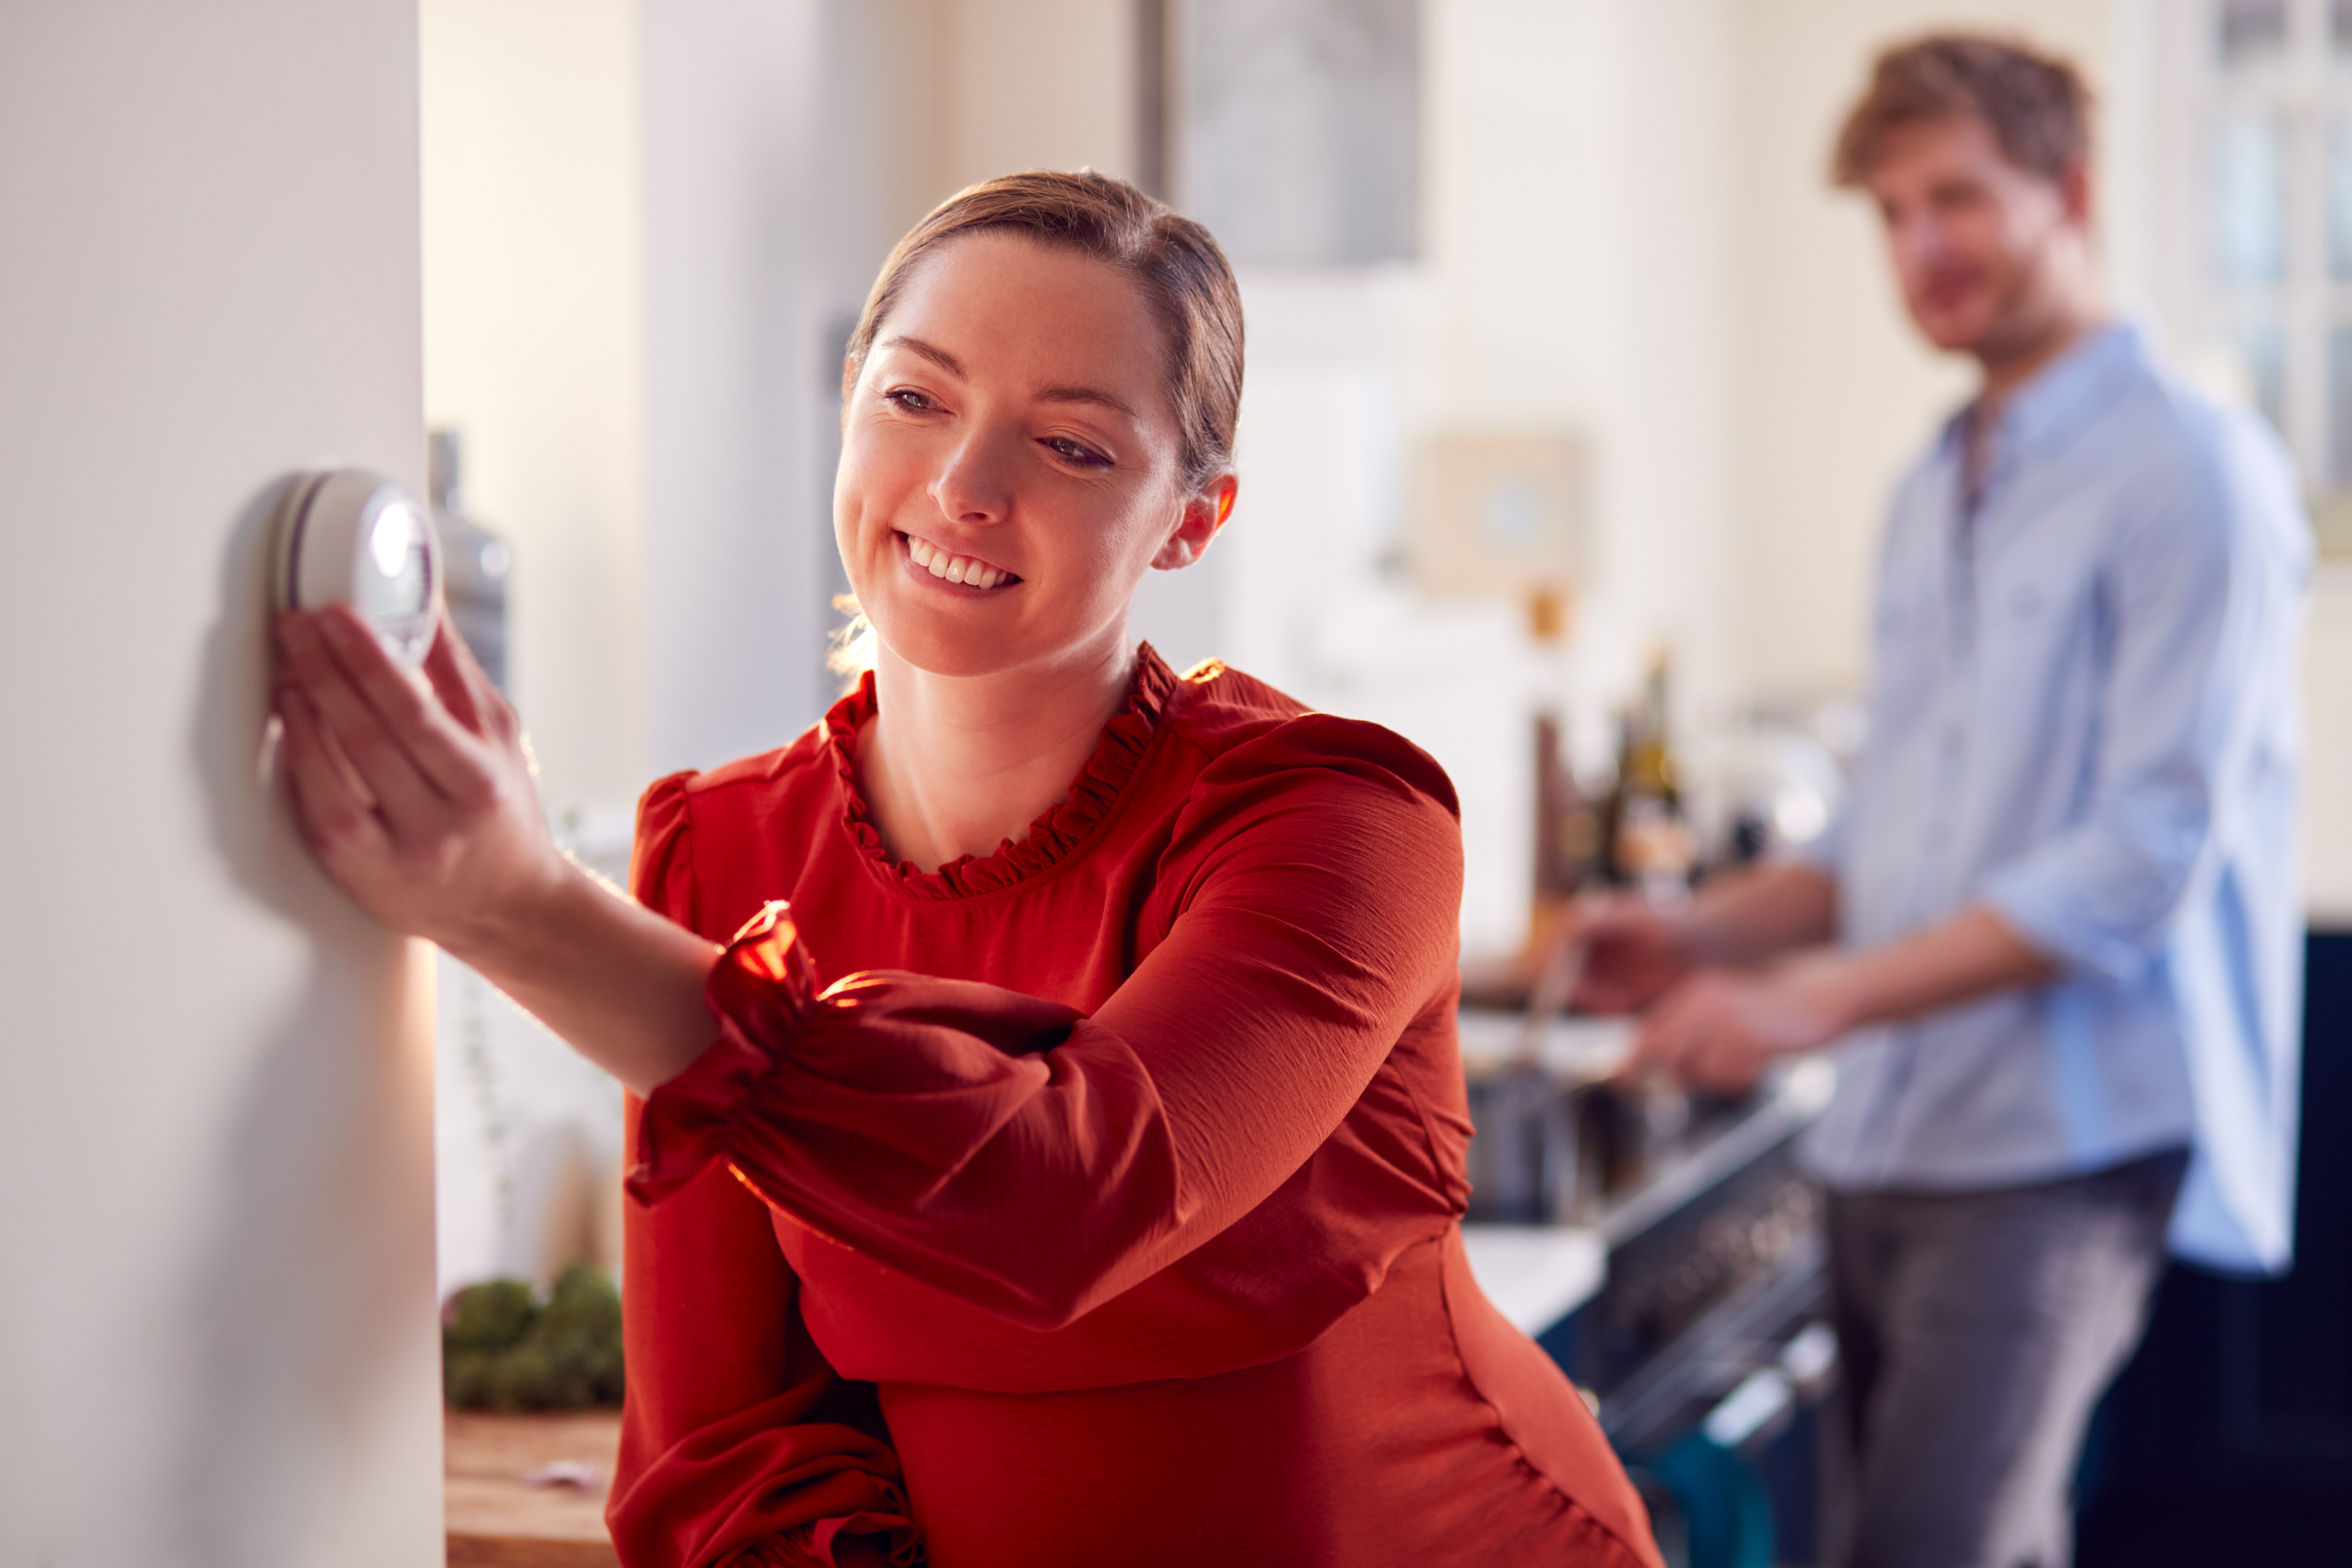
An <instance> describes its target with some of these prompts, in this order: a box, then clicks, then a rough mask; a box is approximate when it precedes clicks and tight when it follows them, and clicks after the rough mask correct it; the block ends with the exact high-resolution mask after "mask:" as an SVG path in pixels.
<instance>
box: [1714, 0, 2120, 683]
mask: <svg viewBox="0 0 2352 1568" xmlns="http://www.w3.org/2000/svg"><path fill="white" fill-rule="evenodd" d="M2112 6H2113V0H1744V4H1742V5H1741V6H1740V7H1739V10H1738V37H1737V41H1736V44H1735V46H1734V47H1735V48H1736V51H1737V58H1738V73H1737V82H1736V89H1735V90H1736V91H1737V93H1738V108H1737V109H1736V110H1735V116H1736V118H1735V120H1734V122H1733V125H1732V127H1731V146H1732V149H1733V153H1734V156H1735V157H1736V158H1737V160H1738V162H1737V164H1736V170H1737V173H1736V176H1735V180H1734V184H1733V189H1734V192H1735V196H1734V201H1735V203H1736V205H1734V207H1733V209H1732V216H1731V224H1732V230H1733V245H1732V250H1731V253H1730V254H1731V255H1732V256H1733V257H1735V258H1736V261H1735V265H1736V267H1737V269H1738V294H1737V296H1736V307H1735V310H1734V314H1733V318H1732V320H1733V324H1734V329H1735V331H1736V332H1737V333H1738V338H1737V340H1736V352H1737V362H1736V363H1737V370H1736V372H1735V374H1736V376H1737V380H1736V382H1735V383H1734V393H1733V395H1734V396H1735V398H1736V399H1737V404H1738V410H1739V415H1740V436H1739V439H1740V443H1741V450H1740V454H1739V457H1738V464H1739V469H1738V472H1739V480H1738V485H1737V487H1736V494H1737V498H1738V499H1737V501H1736V503H1735V508H1736V510H1735V513H1734V518H1733V534H1734V537H1735V538H1736V539H1737V540H1738V550H1737V552H1736V554H1735V555H1734V556H1733V557H1732V559H1731V561H1730V562H1729V563H1727V564H1728V566H1729V569H1730V570H1731V571H1732V572H1733V573H1734V574H1736V580H1737V581H1738V584H1739V585H1740V586H1739V594H1738V601H1737V605H1738V612H1739V614H1740V617H1741V627H1740V636H1739V641H1740V644H1741V646H1742V647H1743V648H1744V650H1745V653H1744V659H1743V663H1744V667H1745V668H1744V671H1743V673H1744V675H1745V677H1746V681H1747V684H1748V686H1749V688H1750V689H1752V690H1756V691H1761V692H1769V693H1780V692H1789V691H1812V690H1821V689H1840V688H1846V687H1851V686H1853V685H1855V684H1857V683H1858V682H1859V681H1860V680H1861V679H1862V677H1863V675H1864V656H1865V649H1864V616H1866V614H1867V605H1868V598H1869V577H1870V572H1871V568H1872V565H1873V563H1874V560H1875V558H1876V551H1877V541H1878V531H1879V527H1880V525H1881V522H1882V521H1883V519H1884V515H1885V505H1886V500H1887V498H1888V496H1889V494H1890V493H1891V491H1892V489H1893V487H1894V482H1895V478H1896V477H1897V476H1898V475H1899V474H1900V473H1901V471H1902V470H1903V468H1905V467H1906V465H1907V464H1908V463H1909V462H1910V460H1911V459H1912V458H1913V457H1915V456H1916V454H1917V452H1918V451H1919V449H1920V448H1921V447H1922V446H1924V444H1925V443H1926V442H1927V438H1928V437H1929V436H1930V435H1931V434H1932V433H1933V430H1934V426H1935V424H1936V422H1937V420H1938V419H1939V418H1940V417H1941V416H1943V415H1944V414H1946V413H1948V412H1949V411H1950V409H1951V408H1952V407H1954V406H1956V405H1958V402H1959V401H1961V400H1962V399H1964V398H1965V397H1966V396H1967V395H1968V391H1969V387H1970V385H1971V384H1972V380H1971V374H1970V372H1969V367H1968V366H1967V365H1966V364H1965V363H1962V362H1959V361H1956V360H1951V359H1947V358H1942V357H1939V356H1937V355H1936V354H1935V353H1932V352H1931V351H1929V350H1928V349H1927V347H1926V346H1925V345H1924V344H1922V343H1921V342H1920V341H1919V339H1918V337H1917V335H1916V332H1915V331H1913V330H1912V328H1911V325H1910V322H1909V321H1908V320H1907V319H1906V317H1905V316H1904V313H1903V305H1902V300H1901V298H1900V296H1899V295H1898V294H1897V293H1896V291H1895V286H1894V283H1893V281H1892V279H1891V278H1890V277H1889V275H1888V271H1887V268H1886V264H1885V259H1884V257H1883V254H1882V251H1881V247H1880V241H1879V237H1878V232H1877V226H1876V220H1875V219H1874V216H1872V214H1871V212H1870V211H1869V208H1868V205H1867V204H1866V203H1865V202H1864V200H1862V199H1861V198H1859V197H1856V196H1854V195H1849V194H1845V193H1841V192H1836V191H1832V190H1831V189H1830V187H1829V184H1828V174H1827V171H1828V165H1829V153H1830V144H1831V142H1832V138H1833V137H1834V136H1835V135H1836V132H1837V126H1838V123H1839V121H1840V120H1841V119H1842V118H1843V115H1844V111H1845V110H1846V107H1847V105H1848V104H1850V103H1851V102H1852V101H1853V98H1854V97H1855V96H1856V95H1857V94H1859V93H1860V91H1861V89H1862V88H1863V87H1864V84H1865V82H1866V81H1867V79H1868V71H1869V65H1870V60H1871V58H1872V57H1873V56H1874V54H1875V53H1876V52H1877V51H1878V50H1879V49H1880V48H1882V47H1885V46H1886V45H1887V44H1890V43H1893V42H1895V41H1897V40H1899V39H1902V38H1906V37H1912V36H1915V35H1916V34H1919V33H1923V32H1927V31H1928V30H1930V29H1931V28H1936V27H1943V26H1968V27H1976V28H1992V29H1998V30H2005V31H2011V32H2021V33H2023V34H2024V35H2025V36H2027V37H2030V38H2032V40H2033V41H2034V42H2036V43H2038V44H2040V45H2042V47H2050V48H2055V49H2058V50H2060V51H2062V52H2063V53H2065V54H2067V55H2069V56H2071V57H2073V58H2074V60H2075V61H2076V63H2078V64H2079V65H2081V66H2082V67H2083V68H2084V70H2085V71H2086V73H2087V74H2089V75H2090V77H2091V78H2092V79H2093V81H2094V82H2095V83H2102V82H2104V81H2105V78H2106V76H2107V63H2108V54H2109V49H2110V37H2111V26H2112V21H2113V16H2112Z"/></svg>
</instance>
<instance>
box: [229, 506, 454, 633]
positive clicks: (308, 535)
mask: <svg viewBox="0 0 2352 1568" xmlns="http://www.w3.org/2000/svg"><path fill="white" fill-rule="evenodd" d="M440 588H441V541H440V538H439V535H438V534H436V532H435V531H434V527H433V520H432V518H431V517H430V516H429V515H428V514H427V513H426V511H425V508H424V507H423V506H421V505H420V504H418V502H417V501H416V500H415V498H414V497H412V496H410V495H409V494H408V492H407V491H405V490H404V489H401V488H400V487H399V486H398V485H396V484H394V483H393V482H392V481H391V480H390V479H383V478H382V477H381V476H379V475H376V474H371V473H368V472H366V471H365V470H363V469H360V468H337V469H335V470H334V471H333V472H331V473H323V474H305V475H304V476H302V478H300V479H298V480H296V481H295V483H294V485H293V487H292V488H291V489H289V490H288V491H287V493H286V499H285V500H284V501H282V502H281V503H279V506H278V516H277V518H276V520H275V522H274V524H273V538H272V541H271V549H270V574H269V597H270V602H271V603H272V604H273V605H276V606H277V607H278V608H279V609H282V610H316V609H320V608H322V607H323V606H325V605H334V604H344V605H351V607H352V609H354V610H356V611H358V612H359V616H360V619H361V620H362V621H364V622H366V623H367V625H368V626H369V628H370V629H372V630H373V632H374V633H375V635H376V637H377V638H378V640H380V641H381V642H382V643H383V647H384V651H385V652H387V653H389V654H390V655H392V657H393V658H394V659H395V660H397V661H398V662H399V663H401V664H403V665H404V666H408V667H411V668H413V667H415V665H417V664H419V663H421V662H423V660H424V658H425V650H426V649H427V648H429V647H432V646H433V628H434V625H435V623H436V620H437V619H438V618H439V610H440Z"/></svg>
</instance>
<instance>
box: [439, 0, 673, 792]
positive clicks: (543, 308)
mask: <svg viewBox="0 0 2352 1568" xmlns="http://www.w3.org/2000/svg"><path fill="white" fill-rule="evenodd" d="M420 11H421V16H420V18H419V20H420V28H419V31H420V35H421V37H422V45H423V58H422V62H421V78H422V89H423V131H424V168H423V181H424V204H425V216H424V233H425V274H424V276H425V417H426V420H427V422H428V423H429V424H432V425H434V426H444V425H446V426H456V427H457V429H458V430H460V431H461V432H462V433H463V434H464V436H465V438H466V443H467V445H466V473H465V489H466V507H467V511H468V512H470V513H471V514H472V515H473V516H474V517H475V518H476V519H477V520H478V521H481V522H482V523H484V524H485V525H486V526H488V527H489V528H491V529H493V530H495V531H497V532H499V534H500V535H501V536H502V537H503V538H504V539H505V540H506V542H507V543H508V544H509V547H510V548H511V550H512V552H513V555H514V562H515V564H514V568H513V574H512V576H511V577H510V578H509V582H510V584H511V597H510V600H509V606H508V614H509V642H508V647H509V656H508V658H509V671H510V674H509V688H510V689H511V690H512V691H513V693H514V696H515V698H516V700H517V702H518V704H519V705H520V708H521V710H522V711H523V713H524V714H525V715H526V716H527V717H528V719H529V721H530V735H531V744H532V747H533V749H534V752H535V753H536V754H537V756H538V758H539V763H540V770H541V771H540V784H541V790H542V792H543V793H544V794H545V795H546V797H547V799H548V801H549V802H550V804H551V805H552V806H553V807H554V808H555V810H556V811H557V813H558V814H559V815H561V814H562V813H563V812H566V811H571V810H583V809H584V810H595V809H599V808H603V809H607V810H609V809H612V808H614V807H615V806H617V805H625V804H626V803H627V802H630V801H632V800H634V799H635V796H636V793H637V791H638V790H640V789H642V788H643V787H644V785H645V781H646V755H647V747H646V627H645V605H644V595H643V592H642V588H641V584H640V577H641V574H642V572H643V569H644V565H643V562H644V538H643V535H644V528H645V516H644V511H645V483H646V475H645V463H646V450H645V368H646V364H645V362H646V353H645V324H646V323H645V316H646V303H645V281H646V280H645V226H644V194H643V190H642V183H643V177H644V150H643V148H644V129H643V126H642V124H641V122H640V100H641V84H640V82H639V74H640V62H639V58H638V47H637V6H636V5H635V0H423V5H421V7H420Z"/></svg>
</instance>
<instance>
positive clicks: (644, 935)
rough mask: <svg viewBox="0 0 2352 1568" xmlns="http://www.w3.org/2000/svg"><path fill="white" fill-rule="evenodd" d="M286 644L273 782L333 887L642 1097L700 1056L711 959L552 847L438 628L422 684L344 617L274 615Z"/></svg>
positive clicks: (511, 742)
mask: <svg viewBox="0 0 2352 1568" xmlns="http://www.w3.org/2000/svg"><path fill="white" fill-rule="evenodd" d="M276 632H277V642H278V687H277V691H276V706H277V710H278V716H279V718H280V719H281V720H282V721H283V722H284V726H285V733H284V739H283V742H282V743H281V746H280V750H279V753H278V760H279V764H280V769H281V773H282V774H283V776H284V778H285V780H286V784H287V790H288V794H289V798H290V800H291V802H292V805H293V810H294V820H295V824H296V826H297V828H298V830H299V832H300V834H301V836H302V840H303V842H304V843H305V844H307V845H308V846H309V847H310V852H311V854H312V855H314V856H315V857H316V858H318V861H319V863H320V866H321V867H323V868H325V870H326V872H327V874H328V876H329V877H331V878H332V879H333V880H334V882H335V884H336V885H337V886H338V887H340V888H341V889H343V891H344V892H345V893H347V894H349V895H350V896H351V897H352V900H354V901H355V902H357V903H358V904H359V905H360V906H361V907H362V909H364V910H367V911H368V912H369V913H370V914H372V915H373V916H374V917H375V918H376V919H377V920H379V921H383V923H384V924H385V925H387V926H390V927H392V928H393V929H394V930H395V931H405V932H407V933H408V934H410V935H413V936H422V937H425V938H426V939H428V940H430V941H432V942H436V943H438V944H439V945H440V946H441V947H442V948H443V949H445V950H446V951H447V952H449V953H450V954H451V955H452V956H454V957H456V958H457V959H459V960H460V961H462V962H463V963H467V964H468V965H470V966H471V967H472V968H474V969H475V970H477V971H478V972H479V973H481V974H482V976H483V977H484V978H485V979H487V980H488V981H489V982H490V983H491V984H494V985H496V986H498V987H499V990H501V991H504V992H505V993H506V994H508V995H509V996H511V997H513V998H514V999H515V1000H516V1001H517V1002H519V1003H520V1004H521V1005H523V1006H525V1007H527V1008H529V1009H530V1011H531V1012H532V1013H533V1014H534V1015H536V1016H538V1017H539V1018H540V1019H541V1021H542V1022H544V1023H545V1024H546V1025H547V1026H548V1027H549V1028H551V1029H552V1030H554V1031H555V1032H556V1033H557V1034H558V1035H560V1036H562V1037H563V1038H564V1039H566V1040H568V1041H570V1042H571V1043H572V1046H573V1047H576V1048H577V1049H578V1050H579V1051H580V1052H581V1053H582V1054H583V1055H584V1056H586V1057H588V1058H590V1059H591V1060H593V1061H594V1062H596V1063H597V1064H598V1065H599V1066H601V1067H603V1068H605V1069H606V1070H607V1071H609V1072H611V1073H612V1074H613V1075H614V1077H615V1078H618V1079H620V1080H621V1081H622V1082H623V1083H625V1084H627V1085H628V1086H629V1087H630V1088H631V1089H635V1090H636V1091H637V1092H638V1093H640V1094H643V1093H646V1092H648V1091H650V1090H651V1089H653V1088H654V1086H655V1085H656V1084H659V1083H661V1082H664V1081H665V1080H667V1079H670V1078H673V1077H675V1076H676V1075H677V1073H678V1072H679V1071H681V1070H682V1069H684V1068H686V1066H687V1065H688V1063H690V1062H692V1061H693V1060H694V1059H695V1058H696V1057H698V1056H699V1055H701V1054H702V1051H703V1049H704V1048H705V1047H707V1046H709V1043H710V1041H711V1040H712V1039H713V1038H714V1037H715V1036H716V1033H717V1029H716V1026H715V1024H714V1023H713V1021H712V1019H711V1016H710V1014H709V1010H708V1009H707V1008H706V1007H705V1006H704V1005H703V1000H702V991H703V985H704V983H705V981H706V980H707V979H708V978H709V973H710V966H711V963H712V962H713V960H714V959H715V958H716V957H717V955H718V951H719V950H718V949H717V948H715V947H714V946H712V945H711V944H710V943H709V942H705V941H703V940H702V939H701V938H700V937H698V936H696V935H694V934H693V933H692V932H690V931H685V930H683V929H681V928H680V927H678V926H677V925H675V924H672V923H671V922H670V921H667V920H664V919H663V918H662V917H661V916H659V915H656V914H655V913H653V912H652V911H650V910H646V909H643V908H641V907H639V906H638V905H636V904H635V903H632V902H630V901H629V900H626V899H625V898H623V897H621V896H619V895H617V894H616V893H615V892H614V891H613V890H612V889H609V888H608V887H606V886H605V885H604V883H602V882H600V881H598V880H597V879H595V878H594V877H593V876H591V875H590V874H589V873H588V872H586V871H585V870H583V869H582V868H580V867H579V866H578V865H576V864H575V863H573V862H572V860H571V859H570V858H568V857H566V856H565V855H564V854H563V853H562V850H560V849H559V848H557V847H556V845H555V841H554V838H553V837H551V835H550V834H549V832H548V830H547V823H546V819H545V817H544V816H542V815H541V811H540V805H539V797H538V793H537V791H536V790H535V789H534V787H533V785H532V781H531V773H532V767H531V763H530V753H529V751H528V748H527V747H526V745H525V743H524V742H523V738H522V729H521V726H520V723H518V722H517V721H516V719H515V714H514V710H513V709H511V708H510V707H509V706H508V705H507V702H506V700H505V699H503V698H502V697H500V696H499V693H498V690H497V689H496V688H495V687H493V686H492V685H491V684H490V683H489V680H488V678H487V677H486V676H484V675H483V674H482V671H481V668H480V667H479V666H478V665H477V664H476V663H475V662H474V659H473V656H472V655H471V654H470V653H468V652H467V650H466V647H465V644H464V643H463V642H462V641H461V640H460V639H459V638H458V637H457V634H456V633H455V632H454V631H453V630H452V629H451V627H450V626H449V623H448V621H447V620H446V618H445V619H444V620H443V621H442V623H441V630H440V635H439V636H438V637H436V639H435V641H434V644H433V649H432V652H431V653H430V654H429V655H427V657H426V658H425V669H424V679H422V680H419V679H416V678H415V677H412V676H410V675H407V674H406V673H404V671H402V670H401V669H400V668H398V667H397V666H395V665H394V663H393V662H392V660H391V659H390V658H387V657H386V656H385V654H384V652H383V647H382V646H381V645H379V644H378V643H377V641H376V639H375V637H373V635H372V634H371V633H370V632H369V631H368V630H367V629H366V627H365V626H362V624H361V623H360V621H359V619H358V617H356V616H353V615H352V613H351V611H350V610H348V609H346V608H344V607H342V606H341V605H334V606H330V607H329V608H327V609H325V610H321V611H319V612H317V613H316V614H304V613H301V612H299V611H297V612H289V613H288V614H286V615H283V616H279V617H278V622H277V626H276Z"/></svg>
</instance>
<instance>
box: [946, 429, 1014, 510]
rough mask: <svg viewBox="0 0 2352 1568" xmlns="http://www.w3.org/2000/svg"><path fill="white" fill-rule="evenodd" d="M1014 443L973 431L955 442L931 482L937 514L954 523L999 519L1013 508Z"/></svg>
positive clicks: (980, 431) (989, 434)
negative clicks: (937, 508)
mask: <svg viewBox="0 0 2352 1568" xmlns="http://www.w3.org/2000/svg"><path fill="white" fill-rule="evenodd" d="M1013 446H1014V443H1013V440H1011V439H1010V438H1008V437H1002V436H997V435H992V434H991V433H989V432H987V431H982V430H975V431H972V432H971V434H969V435H968V436H966V437H964V439H962V440H961V441H959V442H957V443H956V446H955V448H954V449H953V450H952V451H950V453H949V454H948V458H947V461H946V462H945V463H944V464H943V465H941V467H940V471H939V475H938V477H937V478H935V479H932V481H931V500H933V501H935V502H937V503H938V505H939V509H940V515H942V516H944V517H946V518H948V519H950V520H951V521H956V522H964V523H972V524H984V523H991V522H1002V521H1004V518H1005V516H1006V514H1007V513H1009V512H1010V511H1012V510H1013V485H1012V479H1013V476H1012V473H1011V468H1012V466H1013V460H1014V456H1015V454H1014V452H1013Z"/></svg>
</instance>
